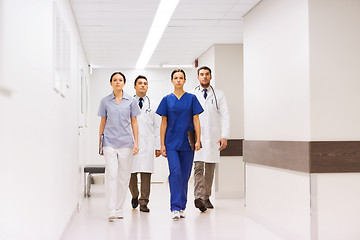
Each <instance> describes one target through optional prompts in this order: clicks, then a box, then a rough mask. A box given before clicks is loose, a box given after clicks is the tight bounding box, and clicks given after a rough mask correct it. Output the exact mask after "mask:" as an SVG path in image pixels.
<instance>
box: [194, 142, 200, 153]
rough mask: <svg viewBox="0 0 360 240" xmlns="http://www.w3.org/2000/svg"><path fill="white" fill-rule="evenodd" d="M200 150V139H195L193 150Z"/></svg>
mask: <svg viewBox="0 0 360 240" xmlns="http://www.w3.org/2000/svg"><path fill="white" fill-rule="evenodd" d="M199 150H200V141H196V143H195V151H199Z"/></svg>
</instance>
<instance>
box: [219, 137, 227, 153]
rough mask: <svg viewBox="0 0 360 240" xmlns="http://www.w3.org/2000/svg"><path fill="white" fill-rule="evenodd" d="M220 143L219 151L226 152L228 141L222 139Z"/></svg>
mask: <svg viewBox="0 0 360 240" xmlns="http://www.w3.org/2000/svg"><path fill="white" fill-rule="evenodd" d="M218 143H220V147H219V151H221V150H224V149H225V148H226V147H227V139H226V138H221V139H220V140H219V141H218Z"/></svg>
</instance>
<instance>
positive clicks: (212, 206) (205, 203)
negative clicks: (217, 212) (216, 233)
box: [204, 199, 214, 208]
mask: <svg viewBox="0 0 360 240" xmlns="http://www.w3.org/2000/svg"><path fill="white" fill-rule="evenodd" d="M204 205H205V207H206V208H214V205H212V203H211V202H210V199H207V200H205V202H204Z"/></svg>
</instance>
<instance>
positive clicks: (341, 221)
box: [311, 173, 360, 240]
mask: <svg viewBox="0 0 360 240" xmlns="http://www.w3.org/2000/svg"><path fill="white" fill-rule="evenodd" d="M359 182H360V173H329V174H312V176H311V199H312V201H311V202H312V204H311V205H312V216H313V217H315V218H316V220H317V221H316V222H315V224H314V225H313V232H314V233H313V236H314V238H312V239H315V240H316V239H319V240H320V239H321V240H322V239H323V240H338V239H348V240H357V239H359V237H360V229H359V225H358V223H359V222H360V215H359V212H360V205H359V202H360V188H359V184H358V183H359Z"/></svg>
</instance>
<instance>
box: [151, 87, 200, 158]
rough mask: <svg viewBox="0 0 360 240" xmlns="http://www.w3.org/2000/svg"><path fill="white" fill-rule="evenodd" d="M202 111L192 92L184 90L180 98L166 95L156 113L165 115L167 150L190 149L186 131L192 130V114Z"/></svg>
mask: <svg viewBox="0 0 360 240" xmlns="http://www.w3.org/2000/svg"><path fill="white" fill-rule="evenodd" d="M203 111H204V109H203V108H202V107H201V104H200V103H199V101H198V99H197V97H196V96H195V95H194V94H191V93H187V92H185V93H184V94H183V95H182V96H181V98H180V99H178V98H177V97H176V96H175V95H174V94H173V93H171V94H169V95H166V96H165V97H164V98H163V99H162V100H161V103H160V105H159V107H158V109H157V110H156V113H157V114H159V115H161V116H164V117H167V128H166V133H165V147H166V149H168V150H177V151H191V147H190V144H189V140H188V136H187V131H190V130H194V122H193V116H195V115H196V114H200V113H202V112H203Z"/></svg>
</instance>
